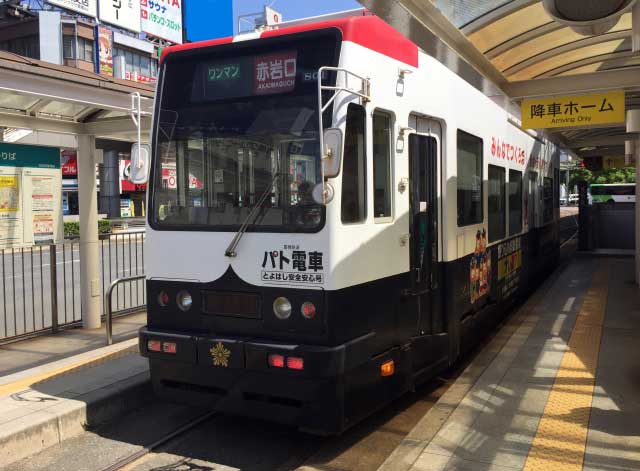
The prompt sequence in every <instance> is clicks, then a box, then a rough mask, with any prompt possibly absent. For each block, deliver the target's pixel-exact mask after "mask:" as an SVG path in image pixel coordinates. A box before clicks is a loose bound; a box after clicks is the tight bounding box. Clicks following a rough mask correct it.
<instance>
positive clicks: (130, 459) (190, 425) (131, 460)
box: [101, 411, 216, 471]
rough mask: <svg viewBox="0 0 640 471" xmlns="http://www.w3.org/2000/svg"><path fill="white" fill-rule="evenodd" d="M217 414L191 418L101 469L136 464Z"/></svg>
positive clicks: (117, 469)
mask: <svg viewBox="0 0 640 471" xmlns="http://www.w3.org/2000/svg"><path fill="white" fill-rule="evenodd" d="M215 415H216V412H215V411H210V412H207V413H205V414H203V415H201V416H200V417H197V418H195V419H193V420H191V421H190V422H187V423H186V424H184V425H182V426H181V427H179V428H177V429H175V430H173V431H172V432H169V433H167V434H166V435H164V436H162V437H161V438H159V439H158V440H156V441H155V442H153V443H151V444H150V445H147V446H145V447H144V448H142V449H141V450H139V451H136V452H135V453H131V454H130V455H127V456H125V457H124V458H121V459H119V460H118V461H116V462H115V463H113V464H111V465H109V466H107V467H106V468H102V470H101V471H120V470H122V469H125V468H127V467H129V466H130V465H133V464H135V462H136V461H139V460H140V459H142V458H144V457H145V456H146V455H148V454H149V453H151V452H153V451H154V450H156V449H157V448H159V447H161V446H162V445H165V444H167V443H169V442H170V441H171V440H173V439H175V438H177V437H179V436H181V435H182V434H184V433H186V432H188V431H190V430H193V429H194V428H196V427H197V426H198V425H200V424H202V423H204V422H206V421H207V420H209V419H211V418H212V417H214V416H215Z"/></svg>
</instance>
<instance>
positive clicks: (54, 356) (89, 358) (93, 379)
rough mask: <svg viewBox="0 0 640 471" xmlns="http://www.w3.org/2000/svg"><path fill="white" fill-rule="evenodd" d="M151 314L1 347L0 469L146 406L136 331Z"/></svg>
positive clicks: (147, 385) (146, 381)
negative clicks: (109, 338)
mask: <svg viewBox="0 0 640 471" xmlns="http://www.w3.org/2000/svg"><path fill="white" fill-rule="evenodd" d="M145 321H146V314H144V313H143V314H136V315H131V316H125V317H121V318H119V319H116V320H115V321H114V342H115V343H114V345H111V346H106V340H105V333H104V328H102V329H95V330H84V329H69V330H65V331H62V332H60V333H58V334H55V335H47V336H42V337H38V338H34V339H31V340H24V341H21V342H16V343H13V344H9V345H5V346H4V347H1V348H0V467H2V466H5V465H7V464H10V463H12V462H14V461H17V460H20V459H22V458H25V457H27V456H30V455H32V454H34V453H37V452H39V451H41V450H43V449H45V448H48V447H50V446H52V445H54V444H56V443H60V442H62V441H64V440H66V439H68V438H70V437H73V436H75V435H78V434H80V433H82V432H83V431H84V430H85V429H86V428H87V427H91V426H94V425H97V424H99V423H101V422H104V421H107V420H110V419H113V418H114V417H116V416H118V415H121V414H124V413H126V412H127V411H130V410H132V409H135V408H137V407H139V406H141V405H142V404H143V403H144V402H146V401H147V400H148V398H149V397H150V395H151V387H150V383H149V372H148V363H147V360H146V359H145V358H142V357H141V356H140V355H139V354H138V340H137V331H138V329H139V328H140V327H141V326H142V325H144V323H145Z"/></svg>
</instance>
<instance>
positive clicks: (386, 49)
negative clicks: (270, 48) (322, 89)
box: [160, 15, 418, 67]
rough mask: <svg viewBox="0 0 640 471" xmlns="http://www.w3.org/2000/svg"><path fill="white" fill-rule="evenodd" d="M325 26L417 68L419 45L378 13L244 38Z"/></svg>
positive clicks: (200, 45)
mask: <svg viewBox="0 0 640 471" xmlns="http://www.w3.org/2000/svg"><path fill="white" fill-rule="evenodd" d="M327 28H336V29H338V30H340V32H341V33H342V39H343V40H344V41H351V42H354V43H356V44H360V45H361V46H364V47H366V48H368V49H371V50H374V51H377V52H380V53H381V54H384V55H386V56H389V57H391V58H393V59H396V60H398V61H400V62H404V63H406V64H408V65H411V66H413V67H418V47H417V46H416V45H415V44H414V43H413V42H412V41H410V40H409V39H407V38H406V37H405V36H403V35H402V34H400V33H399V32H398V31H397V30H396V29H394V28H393V27H391V26H389V24H387V23H386V22H384V21H383V20H381V19H380V18H378V17H377V16H371V15H366V16H365V15H360V16H349V17H345V18H337V19H332V20H328V21H317V22H310V23H302V24H297V25H294V26H285V27H281V28H277V29H272V30H266V31H262V32H260V33H258V34H257V35H252V34H249V35H247V37H249V38H252V39H253V38H256V39H257V38H273V37H278V36H284V35H287V34H296V33H303V32H306V31H317V30H320V29H327ZM240 37H242V36H240ZM236 40H238V37H233V36H230V37H227V38H221V39H214V40H210V41H202V42H197V43H186V44H179V45H176V46H172V47H168V48H166V49H164V50H163V51H162V57H161V59H160V60H161V61H162V60H164V59H165V58H166V56H167V55H168V54H172V53H174V52H179V51H186V50H193V49H199V48H203V47H210V46H217V45H221V44H230V43H231V42H233V41H236Z"/></svg>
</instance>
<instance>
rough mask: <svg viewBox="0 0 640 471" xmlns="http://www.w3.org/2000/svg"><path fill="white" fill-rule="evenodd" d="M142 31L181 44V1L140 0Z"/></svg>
mask: <svg viewBox="0 0 640 471" xmlns="http://www.w3.org/2000/svg"><path fill="white" fill-rule="evenodd" d="M140 22H141V26H142V31H144V32H145V33H147V34H150V35H152V36H156V37H158V38H161V39H166V40H167V41H171V42H173V43H177V44H182V2H181V0H140Z"/></svg>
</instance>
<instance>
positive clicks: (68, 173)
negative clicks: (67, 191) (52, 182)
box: [60, 150, 78, 177]
mask: <svg viewBox="0 0 640 471" xmlns="http://www.w3.org/2000/svg"><path fill="white" fill-rule="evenodd" d="M60 164H61V166H62V175H63V176H65V177H75V176H77V175H78V156H77V153H76V151H75V150H63V151H62V153H61V154H60Z"/></svg>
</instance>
